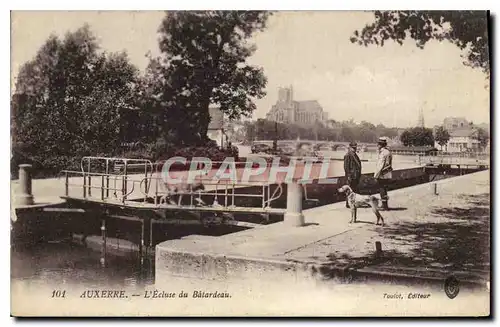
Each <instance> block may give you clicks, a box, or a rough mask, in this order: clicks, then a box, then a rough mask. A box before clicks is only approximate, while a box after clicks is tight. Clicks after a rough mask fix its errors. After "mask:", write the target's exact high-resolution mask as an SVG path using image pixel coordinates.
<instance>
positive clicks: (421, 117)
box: [417, 108, 425, 127]
mask: <svg viewBox="0 0 500 327" xmlns="http://www.w3.org/2000/svg"><path fill="white" fill-rule="evenodd" d="M417 126H418V127H425V122H424V109H423V108H420V110H419V112H418V122H417Z"/></svg>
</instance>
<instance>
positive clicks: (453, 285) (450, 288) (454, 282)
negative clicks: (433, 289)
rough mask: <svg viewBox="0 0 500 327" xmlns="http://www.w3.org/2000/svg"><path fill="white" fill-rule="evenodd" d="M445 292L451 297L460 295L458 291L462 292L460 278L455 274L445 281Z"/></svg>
mask: <svg viewBox="0 0 500 327" xmlns="http://www.w3.org/2000/svg"><path fill="white" fill-rule="evenodd" d="M444 292H445V293H446V295H447V296H448V297H449V298H450V299H454V298H455V297H456V296H457V295H458V292H460V285H459V282H458V279H456V278H455V277H453V276H451V277H448V278H446V280H445V281H444Z"/></svg>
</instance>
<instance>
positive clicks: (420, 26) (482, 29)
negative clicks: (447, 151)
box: [351, 10, 490, 76]
mask: <svg viewBox="0 0 500 327" xmlns="http://www.w3.org/2000/svg"><path fill="white" fill-rule="evenodd" d="M374 15H375V21H374V22H373V23H371V24H368V25H366V26H365V27H364V28H363V29H362V30H361V31H358V30H356V31H355V32H354V36H352V37H351V42H353V43H357V44H360V45H365V46H366V45H368V44H376V45H380V46H383V45H384V44H385V42H386V41H387V40H390V39H392V40H393V41H396V42H397V43H399V44H403V42H404V41H405V40H406V39H407V37H410V38H412V39H413V40H414V41H415V42H416V45H417V47H419V48H424V46H425V44H426V43H427V42H429V41H430V40H438V41H442V40H448V41H450V42H451V43H453V44H454V45H456V46H458V47H459V48H460V49H461V50H464V51H465V55H464V56H465V58H466V61H465V62H464V64H466V65H468V66H471V67H477V68H480V69H482V70H483V71H484V72H485V73H486V74H487V75H488V76H489V72H490V64H489V49H488V16H487V12H486V11H451V10H450V11H375V13H374Z"/></svg>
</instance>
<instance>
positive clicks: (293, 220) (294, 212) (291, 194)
mask: <svg viewBox="0 0 500 327" xmlns="http://www.w3.org/2000/svg"><path fill="white" fill-rule="evenodd" d="M285 223H287V224H290V225H292V226H297V227H299V226H304V224H305V222H304V215H303V214H302V185H300V184H299V183H297V181H292V182H290V183H288V184H287V195H286V213H285Z"/></svg>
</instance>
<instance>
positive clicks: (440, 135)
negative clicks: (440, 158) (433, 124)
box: [435, 126, 450, 150]
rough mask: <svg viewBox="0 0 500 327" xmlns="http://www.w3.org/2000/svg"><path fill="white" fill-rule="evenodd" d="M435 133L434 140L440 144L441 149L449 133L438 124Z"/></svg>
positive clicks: (448, 138)
mask: <svg viewBox="0 0 500 327" xmlns="http://www.w3.org/2000/svg"><path fill="white" fill-rule="evenodd" d="M435 134H436V136H435V139H436V142H437V143H438V144H439V145H440V146H441V150H443V145H446V144H447V143H448V141H449V140H450V133H448V131H447V130H446V129H445V128H444V127H443V126H439V127H438V128H437V129H436V133H435Z"/></svg>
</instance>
